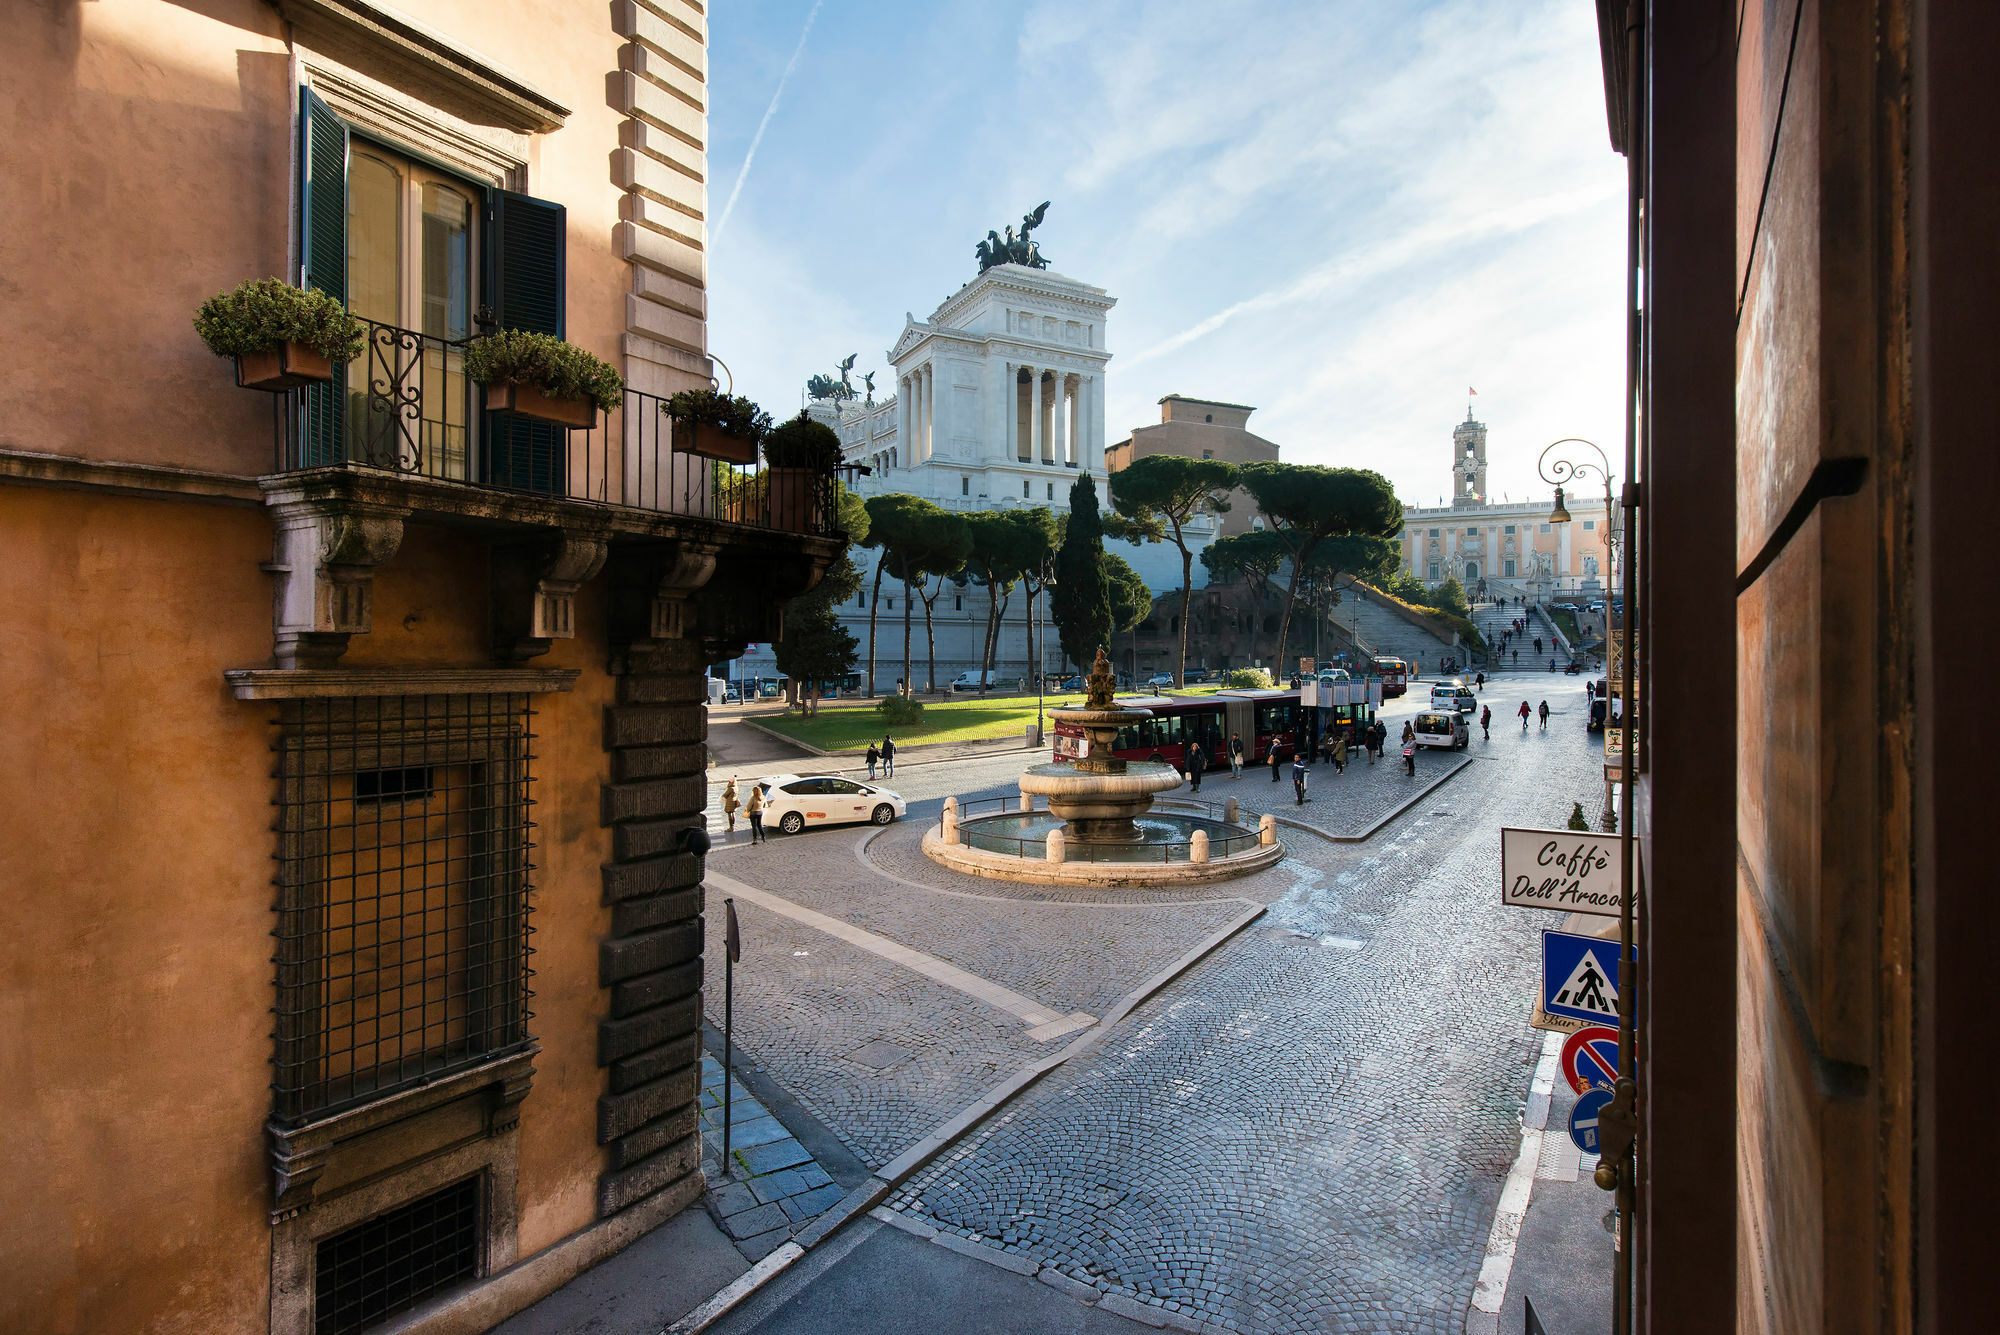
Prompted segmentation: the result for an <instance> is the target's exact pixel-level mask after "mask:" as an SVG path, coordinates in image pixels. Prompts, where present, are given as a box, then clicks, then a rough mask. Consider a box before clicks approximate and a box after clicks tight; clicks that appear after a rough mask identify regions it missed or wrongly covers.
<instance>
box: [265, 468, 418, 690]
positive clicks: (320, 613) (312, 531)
mask: <svg viewBox="0 0 2000 1335" xmlns="http://www.w3.org/2000/svg"><path fill="white" fill-rule="evenodd" d="M265 503H266V504H267V505H268V506H269V507H270V511H271V523H272V527H273V530H274V536H275V541H274V544H273V548H274V550H273V559H272V562H271V565H270V567H269V569H270V571H271V573H272V574H274V575H275V576H276V577H277V584H276V587H275V590H274V592H273V604H272V618H271V622H272V625H271V630H272V639H273V642H274V646H273V654H274V656H275V657H276V659H277V661H278V665H279V666H280V667H287V668H300V667H328V666H331V665H332V664H333V663H334V661H335V660H337V659H338V658H339V657H340V656H341V654H343V653H345V652H346V650H347V640H348V637H349V636H351V635H365V634H367V633H368V628H369V609H370V605H371V600H372V594H373V587H374V580H375V568H376V567H377V566H380V565H382V564H384V563H385V562H387V561H388V560H389V558H391V557H392V556H394V555H395V554H396V549H397V548H398V547H400V546H401V545H402V542H403V521H404V520H405V519H406V518H408V517H409V514H410V510H409V508H408V507H406V506H395V505H382V504H375V503H366V502H357V501H352V500H342V501H329V500H327V499H324V498H320V497H314V496H308V495H305V494H303V493H302V492H298V491H292V490H289V489H287V488H283V487H273V488H268V489H267V490H266V492H265Z"/></svg>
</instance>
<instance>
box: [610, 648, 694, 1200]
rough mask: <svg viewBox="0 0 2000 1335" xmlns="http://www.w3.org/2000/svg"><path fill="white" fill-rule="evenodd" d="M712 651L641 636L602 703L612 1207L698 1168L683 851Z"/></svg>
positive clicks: (679, 1182) (680, 1181) (688, 893)
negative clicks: (614, 696)
mask: <svg viewBox="0 0 2000 1335" xmlns="http://www.w3.org/2000/svg"><path fill="white" fill-rule="evenodd" d="M701 653H702V650H701V648H700V646H699V645H695V644H686V643H675V642H668V643H653V644H650V645H645V646H643V647H642V646H637V645H635V646H634V651H633V652H632V653H631V654H630V655H629V656H628V657H627V659H626V661H625V663H624V664H623V667H624V672H623V673H622V674H621V675H620V677H619V680H618V703H617V704H615V705H612V706H609V707H608V708H607V709H606V710H605V711H604V745H605V749H606V750H607V751H608V752H609V753H610V760H611V766H610V769H611V777H612V779H613V782H611V783H608V784H606V785H605V786H604V788H603V789H602V800H601V806H602V811H601V813H600V814H601V816H602V820H603V823H604V825H605V826H606V827H608V828H609V829H610V831H611V861H610V862H609V863H607V864H605V867H604V872H603V878H604V880H603V884H604V902H605V903H607V904H610V905H612V906H613V912H612V931H611V935H610V936H609V937H607V938H606V939H605V940H604V941H603V942H602V943H601V944H600V946H599V948H598V973H599V982H600V983H601V985H602V986H603V987H604V988H605V989H606V991H607V992H608V993H609V994H610V995H609V997H608V998H607V1002H608V1005H607V1007H606V1009H607V1011H608V1018H606V1019H604V1020H602V1021H600V1022H599V1024H598V1036H597V1060H598V1064H599V1065H600V1066H604V1067H608V1068H609V1072H610V1085H611V1090H610V1093H608V1094H606V1095H605V1096H604V1097H602V1098H601V1099H599V1100H598V1109H597V1132H598V1140H599V1142H600V1143H601V1144H603V1145H604V1146H605V1147H606V1156H607V1158H606V1168H605V1172H604V1174H603V1176H602V1177H601V1178H600V1179H599V1181H598V1192H597V1205H598V1210H599V1212H600V1213H601V1214H612V1213H615V1212H616V1211H618V1210H622V1209H624V1208H625V1207H626V1206H628V1205H630V1204H631V1203H632V1202H634V1201H637V1200H640V1199H642V1198H644V1197H647V1196H651V1195H653V1194H654V1193H656V1192H661V1191H667V1190H675V1191H680V1190H684V1189H686V1188H687V1186H688V1185H689V1182H690V1181H692V1182H693V1183H695V1184H696V1185H697V1189H698V1184H699V1180H700V1174H701V1137H700V1134H699V1132H698V1129H697V1116H696V1109H695V1100H696V1099H697V1098H698V1097H699V1096H700V1087H701V1075H700V1072H701V1067H700V1058H701V980H702V965H701V953H702V939H703V938H702V917H701V913H702V898H703V896H702V887H701V874H702V861H701V859H700V858H699V857H697V856H695V855H694V854H692V853H689V852H685V851H683V849H684V846H685V842H686V839H687V836H688V832H689V831H690V830H694V829H700V828H701V826H702V816H701V812H702V808H703V807H704V806H705V805H706V802H707V796H708V794H707V788H706V783H705V777H704V773H703V770H704V767H705V763H706V755H705V748H704V747H703V746H702V741H703V738H704V736H705V733H706V721H705V712H704V708H703V705H704V702H705V698H706V696H705V690H704V688H703V684H702V676H703V673H702V668H701Z"/></svg>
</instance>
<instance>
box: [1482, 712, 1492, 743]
mask: <svg viewBox="0 0 2000 1335" xmlns="http://www.w3.org/2000/svg"><path fill="white" fill-rule="evenodd" d="M1479 740H1480V741H1482V742H1490V741H1492V740H1493V706H1491V705H1482V706H1480V710H1479Z"/></svg>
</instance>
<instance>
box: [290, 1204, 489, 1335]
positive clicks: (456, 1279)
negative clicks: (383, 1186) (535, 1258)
mask: <svg viewBox="0 0 2000 1335" xmlns="http://www.w3.org/2000/svg"><path fill="white" fill-rule="evenodd" d="M479 1231H480V1230H479V1179H478V1178H477V1177H468V1178H466V1179H465V1180H464V1181H462V1182H455V1183H453V1184H452V1185H451V1186H448V1187H446V1188H444V1189H443V1190H442V1191H434V1192H432V1193H431V1194H430V1195H428V1196H420V1197H418V1198H417V1199H416V1200H414V1201H411V1202H410V1203H409V1204H408V1205H401V1206H398V1207H396V1208H395V1209H393V1210H389V1211H387V1212H385V1213H383V1214H379V1215H376V1216H375V1217H374V1218H373V1219H370V1220H367V1221H365V1222H364V1223H360V1224H357V1225H355V1226H354V1227H353V1228H350V1229H348V1230H347V1231H346V1232H344V1233H337V1234H335V1235H334V1236H333V1237H330V1238H327V1239H325V1240H324V1241H322V1242H321V1243H320V1244H319V1246H318V1247H317V1248H316V1249H315V1256H314V1267H313V1274H314V1278H313V1335H359V1333H360V1332H362V1331H366V1330H369V1329H371V1328H373V1327H375V1326H378V1325H380V1324H382V1323H383V1322H384V1321H386V1320H387V1319H388V1318H390V1317H392V1316H395V1315H396V1314H397V1313H399V1312H407V1311H408V1310H410V1309H411V1308H412V1307H415V1306H416V1305H417V1304H419V1303H421V1302H423V1301H424V1300H425V1299H426V1298H429V1297H431V1296H432V1295H433V1294H437V1293H441V1292H443V1291H444V1290H446V1289H448V1288H450V1287H452V1286H453V1285H454V1284H458V1283H461V1282H462V1281H464V1280H468V1279H476V1278H477V1277H478V1275H479V1253H480V1245H479V1244H480V1238H479Z"/></svg>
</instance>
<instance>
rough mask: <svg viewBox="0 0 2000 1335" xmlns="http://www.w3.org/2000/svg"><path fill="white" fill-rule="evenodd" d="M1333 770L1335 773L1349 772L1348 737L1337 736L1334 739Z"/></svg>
mask: <svg viewBox="0 0 2000 1335" xmlns="http://www.w3.org/2000/svg"><path fill="white" fill-rule="evenodd" d="M1333 772H1334V773H1335V774H1345V773H1347V738H1345V737H1336V738H1334V739H1333Z"/></svg>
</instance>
